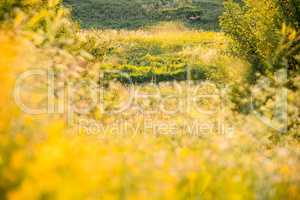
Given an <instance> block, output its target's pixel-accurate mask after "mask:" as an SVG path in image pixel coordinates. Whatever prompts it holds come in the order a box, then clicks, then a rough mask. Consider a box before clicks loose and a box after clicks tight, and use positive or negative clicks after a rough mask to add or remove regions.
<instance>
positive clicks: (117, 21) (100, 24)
mask: <svg viewBox="0 0 300 200" xmlns="http://www.w3.org/2000/svg"><path fill="white" fill-rule="evenodd" d="M222 2H223V1H222V0H209V1H207V0H205V1H203V0H200V1H190V0H160V1H157V0H141V1H139V0H133V1H127V0H110V1H108V0H92V1H79V0H67V1H66V4H67V5H71V7H72V10H73V14H74V16H75V18H76V19H77V20H79V21H80V22H81V25H82V26H83V27H84V28H114V29H122V28H126V29H136V28H141V27H144V26H149V25H153V24H156V23H158V22H160V21H174V20H175V21H181V22H183V23H185V24H186V25H189V26H192V27H196V28H203V29H208V30H216V29H218V16H219V15H221V13H222Z"/></svg>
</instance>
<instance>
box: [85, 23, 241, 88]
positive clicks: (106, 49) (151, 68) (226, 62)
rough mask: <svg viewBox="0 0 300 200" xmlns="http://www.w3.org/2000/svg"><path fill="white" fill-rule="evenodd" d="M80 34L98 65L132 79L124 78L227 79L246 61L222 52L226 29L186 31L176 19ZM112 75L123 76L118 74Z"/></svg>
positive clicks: (217, 80)
mask: <svg viewBox="0 0 300 200" xmlns="http://www.w3.org/2000/svg"><path fill="white" fill-rule="evenodd" d="M80 35H81V37H82V38H85V42H86V48H87V51H89V52H90V53H91V54H92V55H93V56H94V57H95V58H96V59H97V60H98V61H99V62H101V67H100V68H101V69H102V70H110V69H114V70H119V71H120V72H122V73H126V74H128V75H129V77H130V80H128V79H125V80H123V81H127V82H128V81H132V82H133V83H145V82H154V83H159V82H163V81H172V80H177V81H184V80H187V78H189V79H190V80H210V81H214V82H215V83H220V84H221V83H223V84H226V83H229V82H230V80H232V79H233V77H237V74H242V73H245V71H246V69H247V67H246V66H245V65H246V64H245V62H243V61H242V60H239V59H237V58H233V57H230V56H228V55H226V49H227V47H228V44H229V40H228V38H226V37H225V36H224V34H222V33H215V32H204V31H195V30H190V29H188V28H186V27H185V26H184V25H183V24H180V23H174V22H169V23H161V24H160V25H156V26H151V27H148V28H145V29H143V30H142V29H141V30H138V31H125V30H122V31H114V30H103V31H101V30H90V31H83V32H82V33H81V34H80ZM232 69H234V70H232ZM189 71H190V77H188V73H189ZM243 71H244V72H243ZM111 76H112V77H114V78H117V79H118V80H120V81H122V77H121V76H117V75H111ZM112 77H109V76H108V77H107V78H112ZM123 78H124V77H123Z"/></svg>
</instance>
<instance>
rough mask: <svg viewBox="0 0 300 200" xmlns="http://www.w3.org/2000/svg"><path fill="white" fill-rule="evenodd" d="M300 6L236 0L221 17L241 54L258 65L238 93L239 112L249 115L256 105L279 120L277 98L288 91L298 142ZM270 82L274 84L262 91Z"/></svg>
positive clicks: (267, 0) (272, 0) (290, 116)
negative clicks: (283, 75) (280, 79)
mask: <svg viewBox="0 0 300 200" xmlns="http://www.w3.org/2000/svg"><path fill="white" fill-rule="evenodd" d="M299 6H300V3H299V1H281V0H265V1H255V0H246V1H244V2H243V4H237V3H234V2H233V1H230V2H228V3H226V5H225V12H224V15H223V16H222V17H221V26H222V28H223V30H224V31H225V32H226V33H227V34H228V35H229V36H230V37H232V38H233V39H234V41H235V43H234V48H235V52H237V53H238V54H239V55H242V56H244V57H245V58H246V59H247V60H248V61H249V62H250V63H251V64H252V70H251V73H250V74H249V75H248V83H241V84H240V85H242V86H237V87H235V89H234V90H233V96H232V97H233V101H234V102H235V103H236V105H237V108H238V110H240V111H243V112H246V113H248V112H249V111H250V110H252V109H251V108H253V106H254V108H255V109H258V110H259V112H260V113H262V114H263V115H264V116H269V117H270V118H272V119H275V118H276V117H278V116H276V114H275V115H273V114H274V113H273V112H272V110H273V109H274V108H275V107H276V106H278V102H277V101H276V93H277V92H278V91H280V90H282V89H286V90H287V97H286V98H287V100H288V106H287V108H286V109H287V112H288V116H287V118H288V119H287V121H288V122H287V124H288V129H287V131H288V132H289V133H290V134H292V135H295V136H296V137H299V134H298V133H299V128H300V126H299V115H300V112H299V105H298V103H297V102H298V101H299V96H300V94H299V86H298V83H297V82H298V80H299V75H300V73H299V72H300V71H299V69H300V67H299V58H298V57H299V54H300V46H299V39H300V35H299V16H298V15H299V12H298V10H299ZM280 71H283V72H284V73H286V80H284V81H283V82H281V83H278V80H277V79H278V77H276V73H278V72H280ZM266 79H268V81H269V85H268V86H267V87H266V84H265V86H264V87H266V88H264V89H261V88H259V87H260V83H261V82H262V81H264V80H266ZM249 80H250V81H249ZM249 83H250V84H249ZM265 83H266V82H265ZM237 88H239V89H237ZM257 88H259V89H257ZM254 91H256V92H254ZM257 91H258V92H257ZM255 93H256V94H255ZM272 113H273V114H272ZM283 132H286V131H283Z"/></svg>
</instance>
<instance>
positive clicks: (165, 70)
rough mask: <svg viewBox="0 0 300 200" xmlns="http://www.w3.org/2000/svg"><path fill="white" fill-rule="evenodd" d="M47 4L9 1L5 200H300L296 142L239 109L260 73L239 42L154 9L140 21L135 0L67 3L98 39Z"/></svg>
mask: <svg viewBox="0 0 300 200" xmlns="http://www.w3.org/2000/svg"><path fill="white" fill-rule="evenodd" d="M46 2H47V3H45V1H26V2H25V1H24V2H15V1H7V2H6V3H5V4H4V3H0V22H2V23H1V25H0V44H1V48H0V81H1V97H0V108H1V109H0V199H12V200H14V199H107V200H110V199H122V200H123V199H130V200H131V199H132V200H133V199H137V200H143V199H145V200H146V199H159V200H160V199H162V200H163V199H178V200H185V199H205V200H206V199H207V200H214V199H224V200H227V199H228V200H232V199H234V200H235V199H236V200H244V199H246V200H248V199H249V200H253V199H275V200H277V199H278V200H281V199H286V200H298V199H300V195H299V194H300V174H299V171H300V143H299V138H297V137H295V136H294V135H292V134H290V135H289V134H288V133H282V132H280V131H278V130H276V129H274V127H270V124H267V123H265V119H266V118H262V115H260V113H259V114H258V113H257V112H253V113H249V114H247V115H245V114H243V113H241V112H240V111H238V110H236V109H234V108H235V105H234V103H235V102H233V100H232V99H233V97H234V98H235V99H238V100H239V101H240V102H241V103H244V102H247V101H248V100H249V98H248V96H243V95H242V93H234V94H232V91H233V89H232V88H234V89H236V88H238V89H240V90H244V85H242V83H243V81H245V80H244V79H246V74H248V71H249V69H250V67H251V64H250V63H249V62H247V61H246V60H245V59H244V58H242V57H236V55H234V54H232V53H231V51H230V47H232V42H233V41H232V39H230V38H229V37H228V36H226V35H225V34H224V33H222V32H212V31H204V30H197V29H194V28H191V27H190V26H189V25H188V24H187V23H188V22H187V21H184V20H183V21H182V20H179V21H181V22H178V21H176V22H173V21H172V22H170V21H169V22H165V20H163V21H164V22H159V23H158V21H155V23H154V24H155V25H153V23H152V21H151V23H150V22H149V21H148V19H149V18H148V17H149V16H148V15H145V13H144V11H143V10H141V11H140V10H139V11H140V12H141V13H140V14H139V15H138V16H139V19H138V21H135V19H132V18H130V17H133V16H136V12H134V9H137V8H139V7H138V6H137V4H136V2H137V1H110V2H108V1H106V3H105V4H104V1H102V0H99V1H97V2H96V1H95V0H89V1H81V2H79V1H76V2H75V1H67V2H66V3H73V4H74V5H77V6H78V7H76V6H75V7H74V10H73V13H75V15H78V14H79V16H75V17H79V18H81V19H82V21H81V23H83V24H85V27H99V28H100V29H78V28H77V26H76V24H74V23H73V22H72V21H71V19H70V16H69V12H68V10H66V9H65V8H63V7H61V6H60V4H59V2H57V1H53V0H49V1H46ZM138 2H140V3H144V1H138ZM147 2H148V3H149V4H151V3H153V2H152V1H147ZM166 2H168V1H166ZM179 2H181V1H179ZM194 2H195V4H197V1H194ZM198 3H199V5H207V6H208V7H209V6H212V5H219V1H212V0H211V1H199V2H198ZM123 4H125V7H124V8H123V9H121V7H119V6H120V5H123ZM103 5H105V6H107V7H103ZM184 5H189V4H184ZM91 6H92V7H93V9H92V8H91ZM127 6H128V7H127ZM213 7H214V6H213ZM76 9H77V10H76ZM98 9H99V10H101V9H105V11H107V13H106V14H105V15H102V14H99V18H104V19H105V20H104V21H103V22H101V23H98V21H94V19H95V18H93V17H91V16H90V14H91V15H93V16H94V14H95V13H97V12H96V11H95V10H98ZM110 9H113V10H114V12H112V11H111V10H110ZM164 9H165V8H164ZM168 9H171V8H168ZM172 9H175V11H174V10H172V12H173V11H174V12H179V11H180V9H179V8H177V7H176V8H172ZM177 9H179V10H177ZM189 9H193V8H191V7H189ZM203 9H207V8H206V7H204V8H203ZM218 9H219V7H218ZM129 10H130V12H129ZM89 11H90V12H89ZM206 11H207V12H208V10H206ZM80 12H82V13H85V14H80ZM124 12H125V13H127V14H128V15H126V16H125V17H128V18H125V17H124V20H120V18H119V17H121V16H122V15H123V14H122V13H124ZM158 12H162V11H161V10H158ZM168 12H171V11H170V10H168ZM180 12H181V11H180ZM188 12H191V10H189V11H188ZM2 13H4V14H2ZM110 13H111V14H113V16H110V15H109V14H110ZM208 13H209V12H208ZM208 13H207V14H208ZM217 13H218V12H212V13H210V15H211V16H213V15H215V14H216V15H217ZM116 14H118V15H116ZM184 14H185V12H184ZM176 16H178V15H177V14H176ZM204 16H206V15H204ZM114 17H115V18H114ZM212 18H214V17H212ZM212 18H210V19H212ZM128 19H132V20H130V24H128ZM1 20H2V21H1ZM85 20H86V21H85ZM110 20H111V21H110ZM140 20H141V21H140ZM116 21H117V22H118V23H115V22H116ZM159 21H160V20H159ZM201 23H202V22H201ZM213 23H215V22H213ZM198 25H199V27H201V28H203V27H205V26H202V25H200V24H198ZM198 25H196V26H197V27H198ZM206 25H207V27H210V26H211V25H212V24H210V22H209V23H208V24H206ZM107 27H109V29H105V28H107ZM123 27H126V28H127V29H122V30H115V28H117V29H118V28H123ZM137 27H142V28H137ZM128 28H129V29H131V28H135V30H128ZM210 28H211V27H210ZM290 37H296V36H293V35H291V36H290ZM296 78H297V77H296ZM297 80H299V79H297ZM298 82H299V81H298ZM299 87H300V86H299ZM254 89H255V92H256V94H258V95H257V96H258V97H259V98H262V99H263V97H264V96H263V95H261V93H263V94H265V95H267V96H268V94H270V93H269V92H270V91H271V92H274V89H273V88H271V87H265V88H259V87H256V88H254ZM260 89H261V90H260ZM293 90H294V91H295V92H294V93H291V92H290V93H289V96H288V98H289V100H293V101H294V102H300V101H298V100H299V98H300V95H299V93H297V88H293ZM245 91H247V90H246V89H245ZM259 92H260V93H259ZM271 94H272V93H271ZM233 95H234V96H233ZM259 95H261V96H259ZM273 98H275V97H274V96H268V100H270V101H268V102H269V103H268V104H267V105H266V106H265V107H263V109H265V110H266V111H268V109H269V110H272V109H273V108H274V106H276V105H274V104H273V103H272V101H271V100H272V99H273ZM295 105H298V104H295ZM288 108H289V110H288V112H289V113H288V114H289V115H291V116H292V120H291V119H289V123H290V124H291V127H292V126H293V127H292V128H291V130H296V131H295V132H297V130H299V126H297V124H296V123H297V122H295V121H297V120H298V118H297V116H298V114H299V113H298V108H297V107H290V106H289V107H288ZM272 114H273V113H268V115H267V116H266V117H270V115H272ZM276 114H278V113H275V114H274V115H276ZM267 119H268V118H267ZM293 123H294V124H293Z"/></svg>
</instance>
